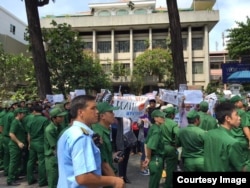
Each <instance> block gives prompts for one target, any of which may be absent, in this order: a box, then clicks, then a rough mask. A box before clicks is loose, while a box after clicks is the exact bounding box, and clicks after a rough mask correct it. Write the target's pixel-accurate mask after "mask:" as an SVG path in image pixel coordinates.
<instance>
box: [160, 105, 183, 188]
mask: <svg viewBox="0 0 250 188" xmlns="http://www.w3.org/2000/svg"><path fill="white" fill-rule="evenodd" d="M163 112H164V113H165V114H166V115H165V117H166V118H165V122H164V124H163V125H162V126H161V130H162V142H163V145H164V161H165V163H166V165H165V171H166V173H167V177H166V180H165V184H164V187H166V188H172V187H173V172H174V171H175V170H176V168H177V164H178V151H177V147H176V143H175V142H176V134H177V132H178V130H179V127H178V124H177V122H175V121H174V120H173V119H174V117H175V114H176V113H177V110H176V109H175V108H174V107H172V106H171V107H168V108H165V109H164V110H163Z"/></svg>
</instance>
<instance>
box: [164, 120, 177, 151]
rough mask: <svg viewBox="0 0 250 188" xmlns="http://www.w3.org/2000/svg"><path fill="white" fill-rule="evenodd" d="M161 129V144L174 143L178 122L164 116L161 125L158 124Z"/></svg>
mask: <svg viewBox="0 0 250 188" xmlns="http://www.w3.org/2000/svg"><path fill="white" fill-rule="evenodd" d="M160 128H161V131H162V142H163V144H164V145H165V144H168V145H172V146H174V145H175V141H176V134H177V132H178V130H179V127H178V124H177V123H176V122H175V121H174V120H172V119H170V118H166V119H165V122H164V124H163V125H161V126H160Z"/></svg>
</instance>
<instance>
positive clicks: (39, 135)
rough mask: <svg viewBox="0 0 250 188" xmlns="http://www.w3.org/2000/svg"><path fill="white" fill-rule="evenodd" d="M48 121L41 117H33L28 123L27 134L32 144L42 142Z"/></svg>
mask: <svg viewBox="0 0 250 188" xmlns="http://www.w3.org/2000/svg"><path fill="white" fill-rule="evenodd" d="M49 123H50V121H49V120H48V119H47V118H46V117H44V116H42V115H40V114H39V115H34V116H33V117H32V118H30V121H29V123H28V129H27V131H28V133H29V134H30V139H31V140H32V141H33V142H34V141H35V142H44V131H45V128H46V127H47V125H49Z"/></svg>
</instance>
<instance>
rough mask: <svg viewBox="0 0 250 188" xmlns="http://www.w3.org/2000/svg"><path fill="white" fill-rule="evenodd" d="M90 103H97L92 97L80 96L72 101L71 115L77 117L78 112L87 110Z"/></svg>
mask: <svg viewBox="0 0 250 188" xmlns="http://www.w3.org/2000/svg"><path fill="white" fill-rule="evenodd" d="M89 101H95V97H94V96H92V95H79V96H77V97H75V98H74V99H73V100H72V101H71V106H70V113H71V116H72V118H74V119H75V118H76V117H77V112H78V110H80V109H85V108H86V107H87V105H88V104H87V103H88V102H89Z"/></svg>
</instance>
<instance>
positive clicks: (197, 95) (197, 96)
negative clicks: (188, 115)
mask: <svg viewBox="0 0 250 188" xmlns="http://www.w3.org/2000/svg"><path fill="white" fill-rule="evenodd" d="M183 94H184V96H185V101H184V102H185V104H199V103H200V102H201V101H203V93H202V92H201V90H185V91H184V93H183Z"/></svg>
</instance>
